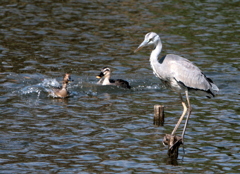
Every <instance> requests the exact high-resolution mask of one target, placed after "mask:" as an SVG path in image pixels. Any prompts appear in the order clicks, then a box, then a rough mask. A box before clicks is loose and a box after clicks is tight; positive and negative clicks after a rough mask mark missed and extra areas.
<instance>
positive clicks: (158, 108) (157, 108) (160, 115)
mask: <svg viewBox="0 0 240 174" xmlns="http://www.w3.org/2000/svg"><path fill="white" fill-rule="evenodd" d="M153 124H154V125H156V126H163V124H164V106H163V105H154V118H153Z"/></svg>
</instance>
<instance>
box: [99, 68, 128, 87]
mask: <svg viewBox="0 0 240 174" xmlns="http://www.w3.org/2000/svg"><path fill="white" fill-rule="evenodd" d="M96 78H98V79H100V80H99V81H98V82H97V84H101V85H114V86H120V87H122V88H128V89H130V88H131V86H130V85H129V83H128V82H127V81H125V80H122V79H117V80H114V79H110V78H111V69H110V68H108V67H104V68H102V69H101V73H100V74H99V75H98V76H96Z"/></svg>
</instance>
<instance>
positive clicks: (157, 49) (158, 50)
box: [150, 40, 162, 62]
mask: <svg viewBox="0 0 240 174" xmlns="http://www.w3.org/2000/svg"><path fill="white" fill-rule="evenodd" d="M161 51H162V43H161V41H160V40H159V41H158V42H157V43H156V47H155V49H154V50H153V51H152V53H151V56H150V62H155V61H158V56H159V55H160V53H161Z"/></svg>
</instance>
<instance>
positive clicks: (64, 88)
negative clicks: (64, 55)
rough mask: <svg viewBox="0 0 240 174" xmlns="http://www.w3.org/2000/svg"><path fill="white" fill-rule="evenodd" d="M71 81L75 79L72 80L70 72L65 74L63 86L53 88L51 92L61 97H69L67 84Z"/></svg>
mask: <svg viewBox="0 0 240 174" xmlns="http://www.w3.org/2000/svg"><path fill="white" fill-rule="evenodd" d="M70 81H73V80H71V76H70V74H65V76H64V78H63V83H62V87H61V88H53V89H52V92H51V94H52V96H54V97H59V98H66V97H69V92H68V90H67V85H68V83H69V82H70Z"/></svg>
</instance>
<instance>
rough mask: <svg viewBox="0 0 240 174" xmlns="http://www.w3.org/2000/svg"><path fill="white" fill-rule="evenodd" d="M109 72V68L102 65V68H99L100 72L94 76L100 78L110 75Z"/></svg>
mask: <svg viewBox="0 0 240 174" xmlns="http://www.w3.org/2000/svg"><path fill="white" fill-rule="evenodd" d="M110 74H111V70H110V68H108V67H104V68H102V69H101V72H100V74H99V75H97V76H96V78H98V79H101V78H103V77H106V76H110Z"/></svg>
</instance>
